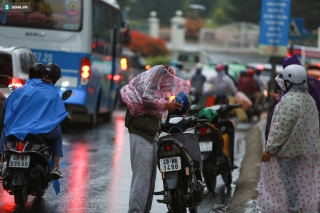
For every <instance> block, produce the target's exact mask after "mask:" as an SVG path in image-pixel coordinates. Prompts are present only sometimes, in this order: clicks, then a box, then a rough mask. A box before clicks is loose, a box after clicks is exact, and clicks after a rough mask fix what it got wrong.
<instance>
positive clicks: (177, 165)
mask: <svg viewBox="0 0 320 213" xmlns="http://www.w3.org/2000/svg"><path fill="white" fill-rule="evenodd" d="M177 170H181V158H180V157H173V158H162V159H160V171H161V172H171V171H177Z"/></svg>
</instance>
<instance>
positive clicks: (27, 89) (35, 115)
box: [4, 79, 68, 140]
mask: <svg viewBox="0 0 320 213" xmlns="http://www.w3.org/2000/svg"><path fill="white" fill-rule="evenodd" d="M67 115H68V113H67V111H66V109H65V106H64V103H63V102H62V100H61V97H60V95H59V92H58V91H57V90H56V89H55V87H54V85H53V84H48V83H45V82H43V81H41V79H33V80H29V81H28V82H27V83H26V84H25V85H24V86H23V87H21V88H18V89H16V90H15V91H14V92H13V93H12V94H10V95H9V96H8V98H7V100H6V102H5V116H4V124H5V128H4V130H5V133H6V136H8V135H15V136H16V137H17V138H19V139H20V140H24V138H25V137H26V136H27V134H28V133H32V134H40V133H47V132H49V131H51V130H52V129H53V128H55V127H57V126H58V125H59V124H60V123H61V122H62V120H63V119H64V118H65V117H66V116H67ZM40 120H41V122H38V121H40Z"/></svg>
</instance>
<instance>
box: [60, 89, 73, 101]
mask: <svg viewBox="0 0 320 213" xmlns="http://www.w3.org/2000/svg"><path fill="white" fill-rule="evenodd" d="M71 95H72V90H71V89H69V90H66V91H64V92H63V93H62V100H63V101H65V100H67V99H68V98H69V97H70V96H71Z"/></svg>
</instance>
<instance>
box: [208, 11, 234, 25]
mask: <svg viewBox="0 0 320 213" xmlns="http://www.w3.org/2000/svg"><path fill="white" fill-rule="evenodd" d="M212 20H213V22H214V23H216V24H217V25H224V24H228V23H230V22H231V20H230V19H229V18H228V17H227V16H226V14H225V13H224V10H223V9H222V8H217V9H215V10H214V12H213V14H212Z"/></svg>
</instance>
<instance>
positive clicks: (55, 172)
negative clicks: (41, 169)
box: [51, 167, 63, 178]
mask: <svg viewBox="0 0 320 213" xmlns="http://www.w3.org/2000/svg"><path fill="white" fill-rule="evenodd" d="M51 175H52V176H56V177H57V176H58V177H59V178H63V175H62V173H61V171H60V167H53V168H52V171H51Z"/></svg>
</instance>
